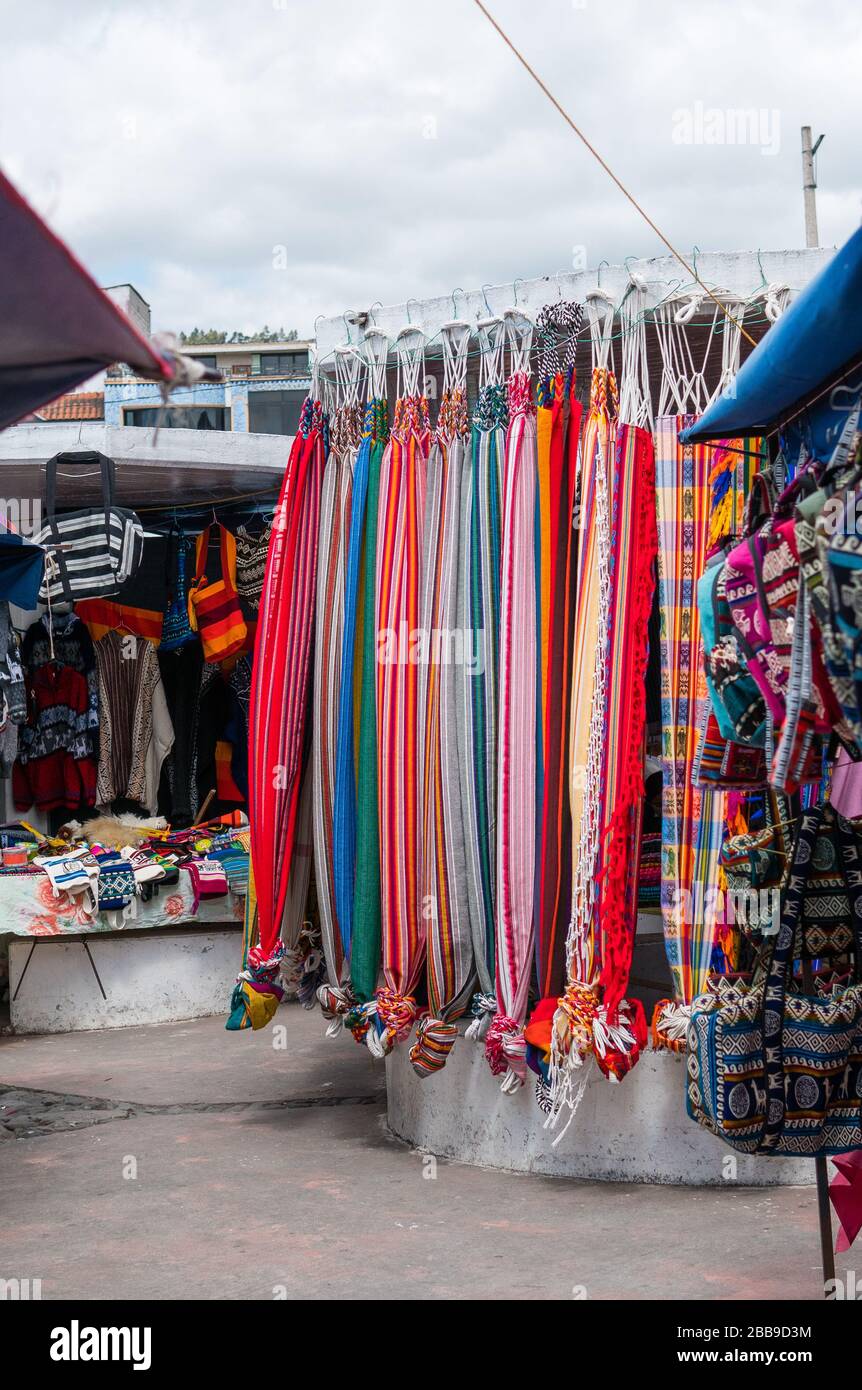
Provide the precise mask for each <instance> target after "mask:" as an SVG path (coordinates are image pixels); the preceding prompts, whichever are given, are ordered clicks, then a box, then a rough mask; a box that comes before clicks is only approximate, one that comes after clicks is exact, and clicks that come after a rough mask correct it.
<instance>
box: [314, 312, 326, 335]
mask: <svg viewBox="0 0 862 1390" xmlns="http://www.w3.org/2000/svg"><path fill="white" fill-rule="evenodd" d="M325 318H326V315H325V314H318V315H317V318H316V319H315V320H314V336H315V338H316V337H317V325H318V324H319V323H320V320H321V319H325Z"/></svg>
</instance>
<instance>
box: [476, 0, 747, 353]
mask: <svg viewBox="0 0 862 1390" xmlns="http://www.w3.org/2000/svg"><path fill="white" fill-rule="evenodd" d="M475 4H476V5H478V7H479V9H480V10H481V11H482V13H483V15H484V16H485V18H486V19H487V20H488V23H489V24H491V25H492V26H493V27H494V28H495V29H496V30H497V33H498V34H499V35H500V38H501V39H502V40H503V42H504V43H505V44H506V45H507V47H508V48H510V49H511V50H512V52H513V53H514V55H515V57H516V58H517V59H518V62H519V63H520V64H521V66H522V67H524V68H526V70H527V72H528V73H529V74H530V76H531V77H532V79H533V81H534V82H535V83H536V85H537V86H538V87H540V88H541V90H542V91H543V92H544V93H545V96H546V97H547V98H548V101H549V102H550V103H551V105H552V106H554V107H556V109H557V111H559V113H560V115H561V116H562V118H563V120H564V121H565V122H566V124H567V125H568V126H570V127H571V129H572V130H573V131H574V132H575V134H576V135H577V137H578V139H579V140H581V141H582V142H583V144H584V145H586V147H587V149H588V150H589V152H590V154H591V155H592V156H593V158H594V159H596V160H598V162H599V164H600V165H601V166H602V168H603V169H604V171H605V173H606V174H607V175H608V177H609V178H611V179H613V181H614V183H615V184H616V186H617V188H618V189H619V190H620V192H621V193H622V194H624V195H625V197H626V198H628V200H629V202H630V203H631V204H632V207H634V208H636V209H637V211H638V212H639V213H640V215H641V217H642V218H643V219H644V221H645V222H646V223H647V225H648V226H649V227H651V228H652V230H653V231H654V232H655V234H656V236H657V237H658V238H659V240H660V241H662V242H664V245H665V246H666V247H667V249H668V250H669V251H670V252H671V254H672V255H673V256H675V257H676V259H677V260H678V261H679V262H680V264H681V265H682V266H683V267H684V269H685V270H687V271H688V273H689V275H690V276H691V278H692V279H693V280H694V282H695V283H696V284H698V285H700V287H701V289H702V290H703V291H704V292H705V293H706V294H708V295H709V297H710V299H712V300H714V301H715V303H716V304H717V305H718V307H719V308H720V309H721V311H722V313H723V314H724V315H725V316H726V317H727V318H728V319H729V320H730V322H731V323H732V324H733V326H734V327H735V328H738V329H739V331H740V332H741V333H742V336H743V337H744V338H745V339H746V341H747V342H749V343H750V344H751V346H752V347H756V346H757V344H756V343H755V341H754V339H753V338H752V336H751V334H750V333H747V332H746V331H745V329H744V328H743V326H742V324H741V323H738V322H737V320H736V319H735V318H734V317H733V315H732V314H731V312H730V310H729V309H728V308H727V307H726V306H725V305H724V304H722V302H721V300H720V299H719V298H718V296H717V295H715V294H713V292H712V290H711V289H710V288H709V286H708V285H705V284H704V282H703V281H702V280H701V278H700V276H699V275H698V273H697V271H696V270H695V269H694V268H693V267H692V266H690V265H689V263H688V261H687V260H686V259H685V257H684V256H683V255H681V254H680V252H679V251H677V249H676V247H675V246H674V245H673V243H672V242H670V241H668V239H667V237H666V236H665V234H664V232H663V231H662V230H661V228H659V227H657V226H656V224H655V222H653V220H652V218H651V217H650V215H649V213H647V212H645V211H644V209H643V208H642V207H641V205H640V203H639V202H638V200H637V198H635V196H634V194H633V193H630V192H629V190H628V189H627V188H626V186H625V184H624V183H622V182H621V180H620V179H618V178H617V176H616V174H615V173H614V171H613V169H611V167H610V166H609V165H608V164H607V163H606V161H605V160H604V159H602V156H601V155H600V154H599V152H598V150H597V149H596V147H595V145H592V144H591V143H590V141H589V140H588V139H587V137H586V135H584V132H583V131H582V130H581V129H580V128H579V127H578V126H577V125H576V124H575V122H574V121H573V120H572V118H571V116H570V115H569V113H568V111H566V109H565V107H563V106H561V105H560V103H559V102H558V101H557V98H556V97H555V96H554V94H553V92H552V91H551V90H550V88H549V87H548V86H547V84H546V83H545V82H543V81H542V79H541V77H540V76H539V74H538V73H537V72H536V70H535V68H532V67H531V66H530V64H529V63H528V62H527V59H526V58H525V57H524V55H523V53H521V51H520V49H518V48H516V47H515V45H514V44H513V42H512V40H511V39H510V38H509V35H508V34H507V33H506V32H505V30H504V29H501V28H500V25H499V24H498V23H497V21H496V19H495V18H494V16H493V15H492V14H491V12H490V10H488V9H486V7H485V6H484V5H483V4H482V0H475Z"/></svg>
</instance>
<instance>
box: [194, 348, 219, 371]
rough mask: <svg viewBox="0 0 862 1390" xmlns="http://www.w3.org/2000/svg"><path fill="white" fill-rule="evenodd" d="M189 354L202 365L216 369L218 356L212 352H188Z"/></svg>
mask: <svg viewBox="0 0 862 1390" xmlns="http://www.w3.org/2000/svg"><path fill="white" fill-rule="evenodd" d="M189 356H193V357H194V359H195V361H196V362H200V364H201V366H202V367H212V368H213V369H214V370H215V371H218V358H217V357H216V356H215V354H214V353H210V354H206V353H203V354H201V353H197V352H196V353H190V354H189Z"/></svg>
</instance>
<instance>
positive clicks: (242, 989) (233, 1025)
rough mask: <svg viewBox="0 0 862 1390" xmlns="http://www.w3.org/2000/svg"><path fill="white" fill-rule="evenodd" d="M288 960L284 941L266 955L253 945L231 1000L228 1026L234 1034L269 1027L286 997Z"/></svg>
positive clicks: (279, 941) (279, 940)
mask: <svg viewBox="0 0 862 1390" xmlns="http://www.w3.org/2000/svg"><path fill="white" fill-rule="evenodd" d="M283 959H284V942H283V941H282V940H281V939H278V940H277V941H276V943H275V946H274V947H273V950H272V953H271V954H270V955H266V954H265V953H264V951H263V950H262V949H261V947H260V946H252V948H251V950H250V951H249V953H248V958H247V964H246V966H245V969H244V970H241V971H240V973H239V975H237V977H236V984H235V985H234V989H233V994H232V995H231V1001H230V1007H231V1011H230V1015H229V1017H228V1020H227V1023H226V1024H225V1027H226V1028H227V1029H228V1030H229V1031H230V1032H236V1031H238V1030H239V1029H243V1028H254V1029H258V1028H265V1027H266V1025H267V1024H268V1023H270V1022H271V1021H272V1017H273V1015H274V1013H275V1011H276V1009H277V1008H278V1006H279V1004H280V1003H281V1001H282V999H283V998H284V989H283V988H282V986H281V984H280V983H279V977H280V975H281V966H282V961H283Z"/></svg>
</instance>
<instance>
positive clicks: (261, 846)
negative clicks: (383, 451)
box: [248, 394, 328, 984]
mask: <svg viewBox="0 0 862 1390" xmlns="http://www.w3.org/2000/svg"><path fill="white" fill-rule="evenodd" d="M327 449H328V422H327V420H326V416H325V415H324V412H323V409H322V406H321V404H320V402H319V401H318V400H315V399H314V396H313V394H312V395H309V397H308V398H307V400H306V401H305V403H304V405H303V407H302V412H301V415H300V421H299V431H298V433H297V435H296V438H295V439H294V442H293V446H292V448H291V453H290V458H289V460H288V464H287V469H286V472H285V476H284V483H283V484H282V489H281V496H280V497H279V501H278V507H277V509H276V517H275V521H274V523H273V527H272V536H271V539H270V545H269V553H268V555H267V562H266V577H265V579H264V586H263V594H262V596H261V602H260V618H259V621H258V627H257V637H256V641H255V656H254V668H253V671H252V683H251V702H250V709H249V728H250V732H251V742H250V750H249V822H250V828H251V854H252V860H253V863H254V876H255V886H256V890H257V910H258V944H257V946H254V947H252V948H251V950H250V951H249V957H248V960H249V967H250V968H251V970H252V971H253V972H257V975H258V981H259V983H261V984H265V983H267V982H270V983H271V982H273V981H274V980H275V979H276V977H277V976H278V973H279V967H280V963H281V959H282V956H283V954H284V950H285V947H284V943H283V942H282V941H281V940H280V938H279V929H280V926H281V921H282V918H283V915H284V906H285V899H286V897H287V888H288V879H289V876H290V870H291V864H292V861H293V851H294V837H295V833H296V818H297V810H298V805H299V794H300V786H301V777H302V770H303V768H302V754H303V740H304V733H305V713H306V705H307V702H308V695H309V689H310V685H311V681H310V653H311V645H312V636H313V627H314V606H315V580H316V571H317V543H318V521H319V513H320V488H321V482H322V477H323V468H324V464H325V460H326V453H327ZM253 983H254V982H253Z"/></svg>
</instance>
